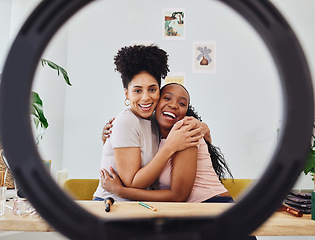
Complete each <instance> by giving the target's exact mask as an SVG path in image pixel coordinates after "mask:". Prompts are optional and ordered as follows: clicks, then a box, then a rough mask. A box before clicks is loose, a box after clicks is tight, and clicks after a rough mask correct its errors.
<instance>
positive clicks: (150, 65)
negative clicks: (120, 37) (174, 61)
mask: <svg viewBox="0 0 315 240" xmlns="http://www.w3.org/2000/svg"><path fill="white" fill-rule="evenodd" d="M167 61H168V54H167V53H166V52H165V51H164V50H162V49H160V48H159V47H157V46H155V45H150V46H144V45H134V46H129V47H123V48H121V49H120V50H119V51H118V53H117V55H116V56H115V57H114V63H115V65H116V68H115V70H116V71H118V72H120V74H121V78H122V83H123V86H124V88H128V84H129V83H130V82H131V80H132V79H133V77H134V76H135V75H137V74H138V73H141V72H147V73H149V74H151V75H152V76H153V77H154V78H155V79H156V81H157V82H158V84H159V87H160V86H161V78H165V77H166V76H167V73H168V72H169V68H168V63H167Z"/></svg>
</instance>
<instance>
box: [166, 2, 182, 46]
mask: <svg viewBox="0 0 315 240" xmlns="http://www.w3.org/2000/svg"><path fill="white" fill-rule="evenodd" d="M185 15H186V10H185V9H184V8H164V9H163V24H162V25H163V39H165V40H184V39H185Z"/></svg>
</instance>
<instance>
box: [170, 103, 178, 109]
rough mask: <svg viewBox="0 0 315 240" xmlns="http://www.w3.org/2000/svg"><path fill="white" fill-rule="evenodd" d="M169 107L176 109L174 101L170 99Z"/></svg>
mask: <svg viewBox="0 0 315 240" xmlns="http://www.w3.org/2000/svg"><path fill="white" fill-rule="evenodd" d="M169 107H170V108H174V109H177V107H178V106H177V104H176V103H175V102H173V101H171V102H170V103H169Z"/></svg>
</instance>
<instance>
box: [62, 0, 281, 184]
mask: <svg viewBox="0 0 315 240" xmlns="http://www.w3.org/2000/svg"><path fill="white" fill-rule="evenodd" d="M166 6H167V7H181V8H186V11H187V12H186V24H187V25H186V32H187V35H186V40H183V41H165V40H162V37H161V33H162V26H161V25H162V22H161V15H162V9H163V8H164V7H166ZM196 6H198V9H196ZM141 9H143V10H141ZM104 12H106V13H107V14H104ZM68 29H69V38H68V41H69V42H68V54H69V55H68V70H69V72H70V73H71V74H72V81H73V85H74V86H73V87H72V88H67V89H66V91H67V92H66V111H65V138H64V139H65V147H64V149H65V151H64V162H63V163H64V167H66V168H68V169H69V176H70V177H87V178H94V177H97V176H98V168H99V164H100V153H101V143H100V131H101V128H102V126H103V124H104V122H106V121H107V120H108V119H109V118H111V117H113V116H115V115H116V114H117V113H118V112H119V111H121V110H122V109H123V108H124V106H123V100H124V98H123V94H122V85H121V80H120V78H119V76H118V75H117V74H116V73H114V71H113V69H114V66H113V56H114V55H115V53H116V52H117V50H118V49H120V48H121V47H122V46H125V45H129V44H130V42H131V41H133V40H144V41H150V40H153V41H154V42H155V43H157V44H158V45H159V46H160V47H161V48H163V49H165V50H166V51H167V52H168V53H169V55H170V61H169V63H170V68H171V71H172V72H185V73H186V82H185V84H186V86H187V88H188V89H189V91H190V92H191V96H192V103H193V105H194V106H195V107H196V109H197V110H198V112H199V113H200V115H201V116H202V117H203V119H204V121H205V122H207V123H208V124H209V126H210V127H211V131H212V136H213V139H214V143H215V144H216V145H217V146H219V147H220V148H221V149H222V151H223V153H224V154H225V156H226V159H227V160H228V162H229V163H230V166H231V168H232V171H233V173H234V175H235V177H237V178H238V177H243V178H257V177H258V176H259V174H260V173H261V171H262V170H263V169H264V167H265V165H266V162H267V160H266V159H268V158H269V156H270V154H271V153H272V151H273V148H274V145H275V142H276V138H277V128H278V127H279V120H280V118H281V97H280V89H279V86H278V76H277V73H276V71H275V68H274V66H273V63H272V59H271V58H270V55H269V53H268V51H266V48H265V46H264V45H263V44H262V41H261V40H260V38H259V37H258V36H257V34H256V33H255V32H254V31H253V29H252V28H251V27H249V26H248V24H247V23H246V22H245V21H244V20H243V19H242V18H240V17H239V16H238V15H237V14H236V13H234V12H233V11H231V10H230V9H229V8H227V7H226V6H225V5H222V4H220V3H218V2H213V1H212V2H210V1H202V0H200V1H198V3H196V2H191V1H180V2H178V1H141V0H138V1H132V2H127V3H126V2H125V1H122V0H120V1H99V2H95V3H93V4H91V5H90V6H89V7H88V8H86V9H84V10H82V11H81V12H80V13H79V14H78V15H77V16H76V17H75V18H73V19H72V20H71V22H70V23H69V26H68ZM194 40H212V41H213V40H214V41H216V42H217V71H216V73H215V74H194V73H192V62H191V58H192V42H193V41H194ZM90 93H93V94H90ZM266 96H268V97H266ZM75 133H76V134H75Z"/></svg>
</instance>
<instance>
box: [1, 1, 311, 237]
mask: <svg viewBox="0 0 315 240" xmlns="http://www.w3.org/2000/svg"><path fill="white" fill-rule="evenodd" d="M90 2H92V0H55V1H50V0H44V1H42V2H41V3H40V5H39V6H38V7H37V8H36V9H35V11H34V12H33V13H32V14H31V16H30V17H29V19H28V20H27V21H26V23H25V24H24V26H23V27H22V29H21V31H20V32H19V34H18V36H17V38H16V40H15V42H14V43H13V46H12V48H11V51H10V52H9V55H8V58H7V61H6V63H5V67H4V70H3V79H2V81H1V89H0V91H1V92H0V97H1V99H0V100H1V101H0V110H1V125H0V127H1V128H0V130H1V139H2V141H3V148H4V151H5V153H6V157H7V159H8V161H9V163H10V166H11V169H12V171H13V174H14V177H15V179H16V181H17V183H18V185H19V187H20V189H22V191H23V192H24V193H25V195H26V197H27V198H28V199H29V200H30V202H31V203H32V204H33V206H34V207H35V208H36V209H37V211H38V212H39V213H40V215H41V216H42V217H44V218H45V219H46V220H47V221H48V222H49V223H50V224H51V225H52V226H53V227H54V228H56V229H57V230H58V231H60V232H62V233H63V234H64V235H66V236H67V237H69V238H71V239H172V240H173V239H209V238H210V237H211V239H231V238H233V239H243V238H244V237H245V236H246V235H249V234H250V233H251V232H253V231H254V230H255V229H256V228H257V227H258V226H259V225H260V224H262V223H263V222H264V221H265V220H266V219H267V218H268V217H269V216H270V215H271V214H272V213H273V212H274V211H275V209H276V208H277V207H278V206H279V204H280V203H281V202H282V200H283V199H284V197H285V195H286V194H287V193H288V192H289V191H290V189H291V188H292V186H293V184H294V183H295V181H296V179H297V177H298V176H299V174H300V172H301V169H302V167H303V165H304V163H305V159H306V157H307V154H308V151H309V146H310V139H311V133H312V126H313V116H314V115H313V90H312V89H313V88H312V83H311V77H310V73H309V69H308V66H307V62H306V60H305V57H304V54H303V51H302V49H301V47H300V45H299V43H298V41H297V39H296V37H295V35H294V33H293V31H292V30H291V28H290V26H289V24H288V23H287V22H286V21H285V19H284V18H283V17H282V16H281V14H280V13H279V12H278V11H277V10H276V8H275V7H274V6H273V5H272V4H271V3H270V2H269V1H268V0H260V1H257V0H221V2H224V3H226V4H227V5H228V6H230V7H232V8H233V9H234V10H236V11H237V12H239V13H240V14H241V15H242V16H243V17H244V18H245V19H247V21H248V22H249V23H251V24H252V25H253V26H254V28H255V29H256V30H257V31H258V33H259V34H260V36H261V37H262V38H263V39H264V41H265V43H266V45H267V46H268V48H269V50H270V52H271V54H272V56H273V58H274V61H275V63H276V65H277V68H278V72H279V75H280V78H281V83H282V88H283V99H284V101H283V102H284V121H283V125H282V131H281V135H280V139H279V143H278V145H277V148H276V150H275V152H274V155H273V157H272V159H271V162H270V164H269V166H268V167H267V169H266V170H265V172H264V174H263V175H262V177H261V179H260V180H259V181H258V182H257V183H256V184H255V186H254V187H253V188H252V189H251V190H250V191H249V193H248V194H247V195H245V196H244V197H243V198H242V199H241V200H240V201H239V202H238V203H237V204H235V205H234V206H233V207H231V208H230V209H228V210H227V211H225V212H224V213H223V214H221V215H220V216H217V217H211V216H209V217H193V218H191V217H186V218H151V219H137V220H135V219H114V220H113V219H111V220H108V219H103V218H98V217H96V216H94V215H92V214H90V213H88V212H87V211H85V210H84V209H82V208H81V207H79V206H78V205H77V204H75V203H74V202H73V200H72V199H71V198H69V197H68V196H67V194H65V193H64V192H63V191H62V190H61V189H60V188H59V187H58V185H57V184H56V183H55V181H54V180H53V179H52V178H51V177H50V176H49V174H47V171H46V170H45V168H44V166H43V164H42V163H41V161H40V156H39V153H38V151H37V149H36V147H35V144H34V138H33V135H32V130H31V125H30V116H29V102H30V92H31V85H32V81H33V77H34V73H35V70H36V67H37V65H38V62H39V59H40V56H41V54H42V52H43V51H44V49H45V47H46V45H47V44H48V42H49V40H50V39H51V38H52V36H53V35H54V34H55V32H56V31H57V30H58V29H59V28H60V27H61V26H62V24H63V23H64V22H66V21H67V20H68V19H69V18H70V17H71V16H72V15H74V14H75V13H76V12H77V11H78V10H79V9H81V8H82V7H84V6H85V5H87V4H88V3H90ZM16 66H18V69H17V68H16Z"/></svg>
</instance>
